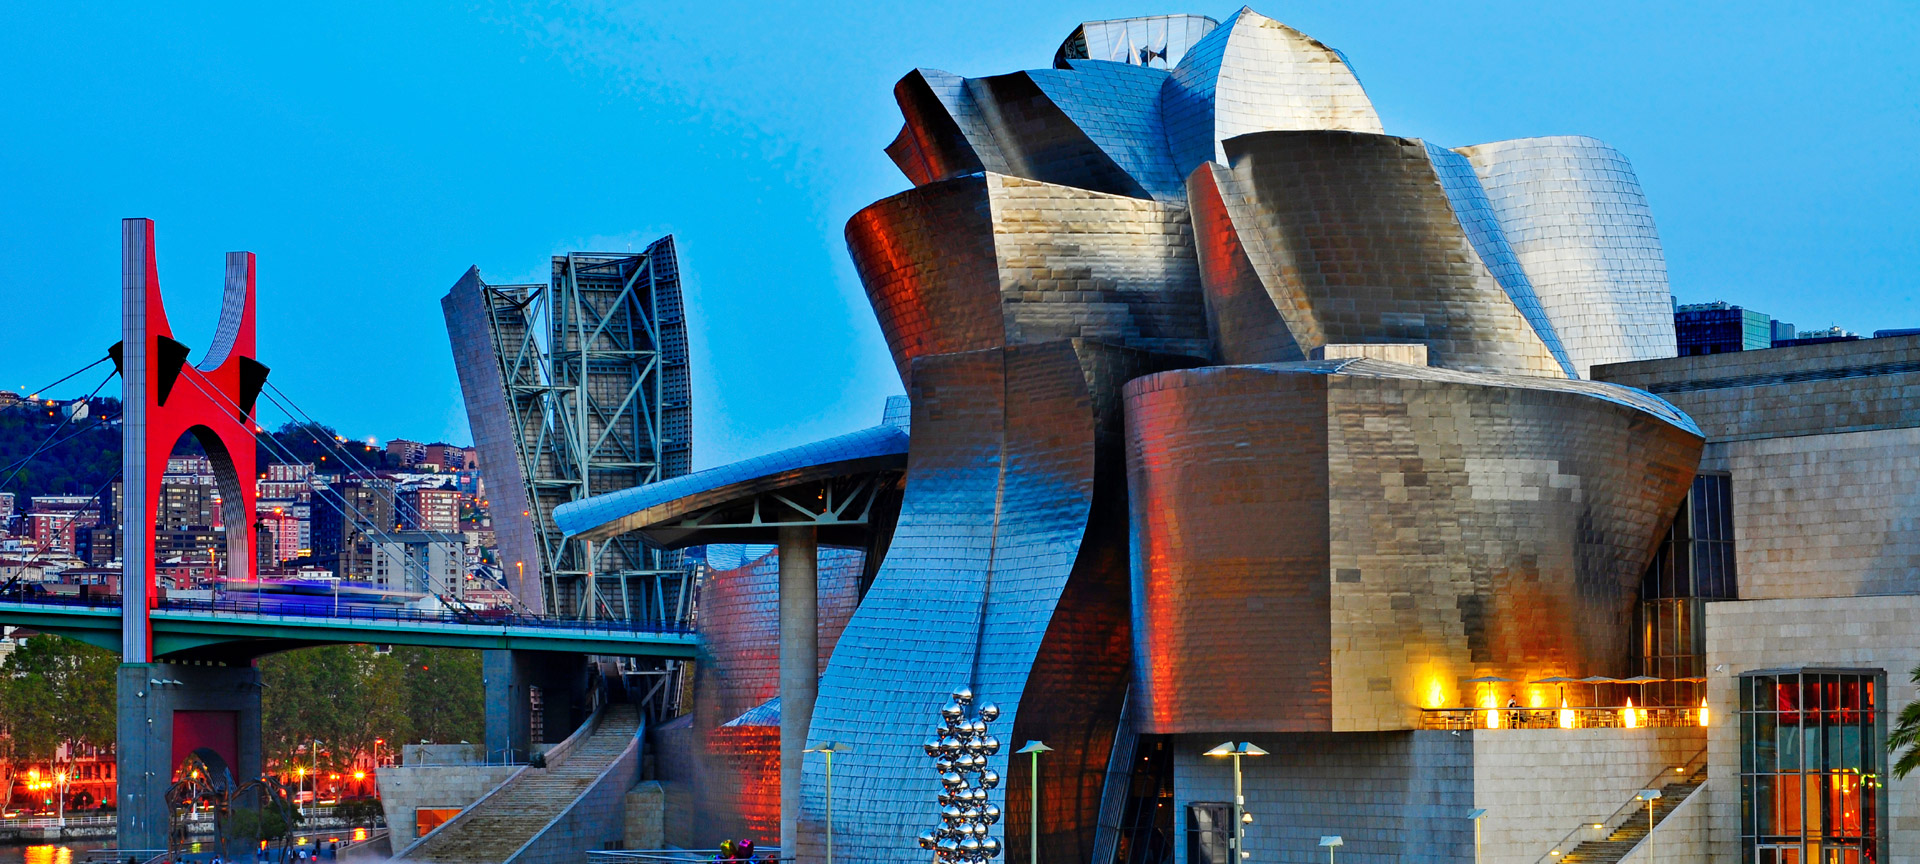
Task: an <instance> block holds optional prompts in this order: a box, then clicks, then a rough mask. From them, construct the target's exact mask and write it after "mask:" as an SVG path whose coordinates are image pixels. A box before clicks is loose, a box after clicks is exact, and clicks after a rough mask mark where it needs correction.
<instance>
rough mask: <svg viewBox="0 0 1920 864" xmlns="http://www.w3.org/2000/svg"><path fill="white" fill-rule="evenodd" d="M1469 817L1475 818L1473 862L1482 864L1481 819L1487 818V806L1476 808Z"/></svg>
mask: <svg viewBox="0 0 1920 864" xmlns="http://www.w3.org/2000/svg"><path fill="white" fill-rule="evenodd" d="M1467 818H1468V819H1472V820H1473V864H1480V820H1482V819H1485V818H1487V808H1485V807H1478V808H1475V809H1474V810H1473V811H1472V812H1470V813H1468V814H1467Z"/></svg>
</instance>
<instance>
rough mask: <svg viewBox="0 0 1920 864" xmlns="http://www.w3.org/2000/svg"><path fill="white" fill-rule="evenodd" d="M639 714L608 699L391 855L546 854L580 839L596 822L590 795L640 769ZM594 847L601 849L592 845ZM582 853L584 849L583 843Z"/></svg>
mask: <svg viewBox="0 0 1920 864" xmlns="http://www.w3.org/2000/svg"><path fill="white" fill-rule="evenodd" d="M641 729H642V719H641V714H640V709H639V708H638V707H637V706H633V705H619V704H616V705H608V706H606V707H605V708H604V709H602V710H601V711H600V712H599V713H598V714H596V715H595V716H594V718H593V719H591V720H589V721H588V722H587V724H586V725H584V726H582V728H581V730H580V731H579V732H576V733H574V736H573V738H572V739H570V740H569V741H567V742H563V743H562V744H561V745H557V746H556V747H554V748H553V749H552V750H550V751H548V753H549V756H548V762H547V764H546V767H545V768H537V767H532V766H529V767H527V768H525V769H522V770H521V771H520V772H519V773H518V774H515V775H514V776H513V777H512V778H511V779H509V780H507V781H506V782H505V783H502V784H501V785H500V787H499V788H497V789H495V790H494V791H493V792H491V793H489V794H488V795H487V796H486V797H484V798H482V799H480V800H479V801H477V802H475V803H474V804H473V805H472V806H470V807H468V808H467V809H465V810H463V811H461V813H460V815H458V816H456V817H454V818H453V819H451V820H448V822H447V823H446V824H445V825H442V826H440V827H439V828H436V829H434V831H433V832H432V833H430V834H428V835H427V836H425V837H423V838H421V839H420V840H419V841H418V842H416V843H415V844H414V845H413V846H412V847H411V848H408V849H405V850H402V851H401V853H400V854H399V855H397V856H395V858H396V859H401V860H408V861H431V862H437V864H505V862H510V861H533V860H544V859H546V858H547V857H549V856H548V855H547V854H544V853H546V852H549V851H556V850H548V849H546V848H545V847H548V846H556V845H557V846H571V845H577V841H581V840H582V839H584V838H585V837H586V835H592V834H597V833H601V832H599V831H597V830H595V829H596V828H597V827H598V826H593V825H586V824H577V825H576V824H572V822H573V821H576V820H584V821H591V820H593V819H594V818H595V816H596V811H598V810H601V809H604V808H600V807H595V806H585V805H589V804H591V803H592V802H589V801H588V799H589V798H597V797H605V796H608V795H614V796H617V795H623V794H625V792H626V791H627V788H628V787H631V786H632V785H633V781H634V779H635V776H637V771H638V762H639V749H640V733H641ZM591 848H598V844H593V845H592V846H591ZM580 851H582V852H584V850H580Z"/></svg>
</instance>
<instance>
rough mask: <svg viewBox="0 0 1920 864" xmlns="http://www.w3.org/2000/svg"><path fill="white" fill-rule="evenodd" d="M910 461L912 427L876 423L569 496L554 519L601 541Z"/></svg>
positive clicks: (572, 534)
mask: <svg viewBox="0 0 1920 864" xmlns="http://www.w3.org/2000/svg"><path fill="white" fill-rule="evenodd" d="M906 465H907V433H906V430H903V429H901V428H899V427H898V426H891V425H885V426H874V427H871V428H867V429H862V430H860V431H858V432H850V433H848V434H845V435H840V436H836V437H833V438H827V439H825V440H821V441H815V442H813V443H811V444H802V445H800V446H798V447H790V448H788V449H785V450H779V451H776V452H773V453H768V454H766V455H764V456H756V457H754V458H752V459H743V460H741V461H739V462H734V463H732V464H730V465H722V466H719V467H717V468H708V469H707V470H705V471H695V472H693V473H692V474H686V475H683V476H680V477H674V478H671V479H668V480H662V481H660V482H658V483H649V484H647V485H645V486H636V487H634V488H632V489H622V490H620V491H618V492H609V493H606V494H604V495H595V496H592V497H590V498H583V499H581V500H579V501H572V502H568V503H566V504H562V505H560V506H559V507H557V508H554V511H553V521H554V523H555V524H556V525H558V526H559V527H560V530H561V531H563V532H565V533H566V535H567V536H569V537H576V536H577V537H585V538H587V539H595V540H597V539H603V538H606V537H611V536H614V535H616V534H624V533H626V532H628V531H635V530H639V529H643V528H647V527H650V526H656V525H660V524H661V523H664V522H667V521H669V520H673V519H677V518H679V517H681V516H683V515H686V514H689V513H692V512H693V511H696V510H702V509H705V508H709V507H713V506H715V505H719V504H724V503H727V502H729V501H733V500H736V499H741V498H747V497H751V496H753V495H758V494H761V493H764V492H771V491H774V490H777V489H782V488H785V487H788V486H793V485H796V484H800V483H807V482H813V481H819V480H824V479H828V478H832V477H836V476H842V475H848V474H859V473H864V472H868V471H879V470H896V471H898V470H904V469H905V468H906ZM767 527H768V528H769V529H771V528H773V527H774V526H773V525H768V526H767Z"/></svg>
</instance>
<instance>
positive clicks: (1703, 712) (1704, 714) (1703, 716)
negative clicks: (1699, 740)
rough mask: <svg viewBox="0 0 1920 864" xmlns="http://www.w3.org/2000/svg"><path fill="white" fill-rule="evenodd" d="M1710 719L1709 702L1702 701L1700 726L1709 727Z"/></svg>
mask: <svg viewBox="0 0 1920 864" xmlns="http://www.w3.org/2000/svg"><path fill="white" fill-rule="evenodd" d="M1709 719H1710V712H1708V710H1707V700H1705V699H1701V700H1700V725H1702V726H1705V725H1707V724H1708V722H1709Z"/></svg>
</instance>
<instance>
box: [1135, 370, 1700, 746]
mask: <svg viewBox="0 0 1920 864" xmlns="http://www.w3.org/2000/svg"><path fill="white" fill-rule="evenodd" d="M1126 412H1127V466H1128V478H1129V484H1128V488H1129V490H1130V495H1131V502H1132V504H1131V511H1132V517H1131V525H1132V533H1133V557H1134V566H1133V596H1134V627H1133V633H1134V680H1135V687H1134V690H1133V698H1134V700H1135V704H1136V705H1137V709H1136V717H1137V718H1138V719H1139V721H1140V722H1141V731H1142V732H1144V733H1154V734H1177V733H1188V732H1233V731H1268V732H1306V731H1334V732H1350V731H1376V730H1392V729H1412V728H1418V723H1419V721H1418V710H1417V709H1418V708H1419V707H1420V706H1422V705H1438V704H1459V703H1458V701H1457V700H1458V699H1459V697H1460V696H1461V695H1462V694H1463V693H1467V694H1469V695H1470V693H1471V691H1470V685H1464V684H1462V683H1461V682H1463V681H1464V680H1465V679H1467V678H1471V677H1474V676H1477V675H1499V676H1504V677H1509V678H1515V679H1518V680H1532V679H1535V678H1539V677H1543V676H1546V675H1554V674H1559V675H1569V676H1574V677H1579V676H1584V675H1591V674H1604V675H1619V674H1625V673H1626V671H1627V665H1628V662H1629V659H1630V653H1631V650H1630V649H1631V647H1632V646H1631V644H1630V641H1631V633H1632V626H1631V624H1632V606H1633V602H1634V600H1635V597H1636V594H1635V588H1636V587H1637V585H1638V581H1639V578H1640V575H1641V573H1642V571H1643V570H1644V568H1645V566H1646V562H1647V560H1648V558H1649V556H1650V554H1651V552H1652V548H1653V544H1654V542H1655V540H1656V537H1657V535H1658V533H1659V531H1660V529H1661V527H1662V526H1663V525H1664V523H1665V521H1666V518H1667V517H1668V516H1670V515H1671V512H1672V508H1673V507H1674V506H1676V504H1677V503H1678V502H1679V500H1680V499H1681V497H1682V496H1683V495H1685V493H1686V489H1687V487H1688V484H1689V483H1690V482H1691V480H1692V477H1693V472H1694V469H1695V467H1696V466H1697V465H1698V464H1699V458H1700V448H1701V438H1700V436H1699V433H1698V431H1697V430H1696V429H1694V428H1692V424H1691V422H1690V421H1686V420H1685V415H1682V414H1680V413H1679V412H1678V411H1676V410H1674V409H1673V408H1672V406H1670V405H1666V404H1665V403H1664V402H1661V401H1660V400H1659V399H1657V398H1655V397H1652V396H1649V395H1647V394H1644V393H1640V392H1638V391H1632V390H1628V389H1627V388H1619V387H1611V386H1609V385H1603V384H1593V383H1589V382H1575V381H1565V380H1557V379H1551V378H1537V377H1518V376H1488V375H1475V374H1465V373H1459V372H1451V371H1447V370H1438V369H1429V368H1425V367H1416V366H1402V365H1398V364H1392V363H1384V362H1380V361H1375V360H1345V361H1325V362H1306V363H1293V364H1275V365H1269V366H1237V367H1235V366H1229V367H1209V368H1205V369H1195V370H1185V371H1175V372H1165V373H1161V374H1157V375H1152V376H1147V377H1144V378H1141V379H1139V380H1136V381H1134V382H1132V383H1131V384H1129V385H1128V386H1127V388H1126Z"/></svg>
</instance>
